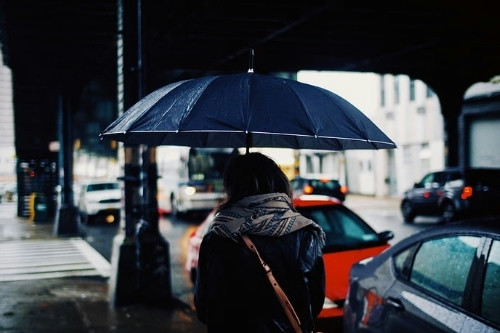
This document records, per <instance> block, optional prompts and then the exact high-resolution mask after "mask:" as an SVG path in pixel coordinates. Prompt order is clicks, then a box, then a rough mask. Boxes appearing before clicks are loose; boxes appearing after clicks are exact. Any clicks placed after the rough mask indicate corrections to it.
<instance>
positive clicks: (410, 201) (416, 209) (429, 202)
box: [401, 168, 462, 222]
mask: <svg viewBox="0 0 500 333" xmlns="http://www.w3.org/2000/svg"><path fill="white" fill-rule="evenodd" d="M461 177H462V174H461V172H460V170H459V169H457V168H450V169H445V170H442V171H436V172H430V173H428V174H426V175H425V176H424V177H423V178H422V179H421V180H420V181H419V182H418V183H415V184H414V185H413V187H412V188H410V189H408V190H407V191H405V193H404V195H403V200H402V201H401V212H402V214H403V218H404V220H405V222H413V220H414V219H415V217H416V216H419V215H424V216H438V215H441V213H442V211H441V207H440V206H439V202H440V199H441V196H442V195H443V193H444V187H445V185H446V183H447V182H449V181H453V180H457V179H460V178H461Z"/></svg>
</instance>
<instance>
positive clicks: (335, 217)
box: [297, 205, 380, 249]
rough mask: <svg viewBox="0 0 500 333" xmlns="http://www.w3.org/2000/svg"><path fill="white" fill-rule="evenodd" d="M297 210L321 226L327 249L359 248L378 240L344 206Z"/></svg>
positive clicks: (371, 230) (373, 232)
mask: <svg viewBox="0 0 500 333" xmlns="http://www.w3.org/2000/svg"><path fill="white" fill-rule="evenodd" d="M297 210H298V211H299V212H300V213H301V214H303V215H304V216H306V217H307V218H310V219H311V220H313V221H315V222H316V223H318V224H319V225H320V226H321V227H322V228H323V231H324V232H325V234H326V245H325V248H327V249H328V248H336V249H339V248H341V249H350V248H359V247H363V246H369V245H373V243H376V242H379V241H380V239H379V237H378V235H377V234H376V232H375V231H374V230H373V229H372V228H370V227H369V226H368V225H367V224H366V223H365V222H364V221H363V220H362V219H361V218H360V217H359V216H357V215H356V214H354V213H353V212H351V211H350V210H348V209H347V208H346V207H344V206H341V205H335V206H324V207H301V208H297Z"/></svg>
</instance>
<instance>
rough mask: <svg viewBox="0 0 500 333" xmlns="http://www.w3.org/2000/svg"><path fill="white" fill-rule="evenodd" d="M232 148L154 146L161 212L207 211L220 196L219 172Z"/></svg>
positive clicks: (232, 150) (220, 175) (224, 165)
mask: <svg viewBox="0 0 500 333" xmlns="http://www.w3.org/2000/svg"><path fill="white" fill-rule="evenodd" d="M232 154H238V151H237V150H234V149H232V148H189V147H178V146H160V147H157V148H156V163H157V166H158V175H159V179H158V208H159V211H160V213H162V214H170V213H171V214H174V215H177V216H178V215H182V214H186V213H190V212H196V211H207V212H208V211H210V210H212V209H213V208H215V207H216V206H217V205H218V204H219V203H220V202H221V201H222V200H223V199H224V188H223V179H222V177H223V173H224V169H225V167H226V165H227V163H228V162H229V159H230V157H231V156H232Z"/></svg>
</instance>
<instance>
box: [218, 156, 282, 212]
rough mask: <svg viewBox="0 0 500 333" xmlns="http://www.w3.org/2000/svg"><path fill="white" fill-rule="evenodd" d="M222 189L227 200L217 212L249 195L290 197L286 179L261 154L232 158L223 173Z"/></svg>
mask: <svg viewBox="0 0 500 333" xmlns="http://www.w3.org/2000/svg"><path fill="white" fill-rule="evenodd" d="M224 188H225V190H226V194H227V199H226V202H224V203H223V204H222V205H221V206H220V207H219V210H221V209H223V208H225V207H227V206H230V205H232V204H233V203H235V202H236V201H238V200H240V199H243V198H244V197H247V196H251V195H257V194H265V193H278V192H279V193H285V194H286V195H288V196H289V197H290V198H291V197H292V189H291V186H290V182H289V180H288V177H287V176H286V175H285V174H284V173H283V171H281V169H280V167H279V166H278V165H277V164H276V162H274V161H273V160H272V159H271V158H269V157H267V156H266V155H264V154H261V153H247V154H245V155H237V156H234V157H233V158H232V159H231V161H230V162H229V163H228V165H227V167H226V170H225V172H224Z"/></svg>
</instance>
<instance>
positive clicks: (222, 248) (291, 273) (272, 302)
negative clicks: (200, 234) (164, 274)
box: [195, 227, 325, 333]
mask: <svg viewBox="0 0 500 333" xmlns="http://www.w3.org/2000/svg"><path fill="white" fill-rule="evenodd" d="M250 238H251V239H252V241H253V242H254V243H255V246H256V247H257V249H258V251H259V252H260V255H261V257H262V258H263V259H264V261H266V262H267V264H268V265H269V266H270V267H271V269H272V270H273V274H274V276H275V278H276V280H277V281H278V283H279V284H280V286H281V287H282V289H283V290H284V292H285V293H286V294H287V297H288V299H289V300H290V302H291V303H292V305H293V306H294V308H295V311H296V312H297V314H298V316H299V318H300V320H301V323H302V328H303V331H304V332H311V331H312V330H313V328H314V319H315V318H316V316H317V315H318V314H319V313H320V311H321V309H322V306H323V302H324V297H325V270H324V264H323V257H322V253H321V249H320V245H319V242H320V240H319V236H318V234H317V233H316V232H315V231H313V230H312V228H311V227H306V228H303V229H299V230H297V231H295V232H292V233H290V234H287V235H284V236H280V237H270V236H255V235H250ZM196 281H197V283H196V288H195V305H196V311H197V313H198V317H199V319H200V320H201V321H202V322H204V323H206V324H207V329H208V332H209V333H213V332H217V333H224V332H239V333H245V332H248V333H250V332H251V333H266V332H293V329H292V327H291V325H290V323H289V321H288V319H287V317H286V315H285V313H284V311H283V309H282V308H281V305H280V304H279V301H278V299H277V297H276V295H275V294H274V291H273V289H272V287H271V284H270V282H269V280H268V279H267V277H266V275H265V273H264V270H263V268H262V267H261V265H260V263H259V261H258V259H257V256H256V255H255V254H254V253H253V252H251V251H250V250H249V249H248V248H247V247H246V245H245V244H244V243H243V241H241V242H240V243H236V242H235V241H233V240H231V239H229V238H225V237H222V236H219V235H217V234H215V233H214V232H209V233H207V234H206V235H205V237H204V239H203V242H202V244H201V248H200V257H199V261H198V276H197V280H196Z"/></svg>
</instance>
